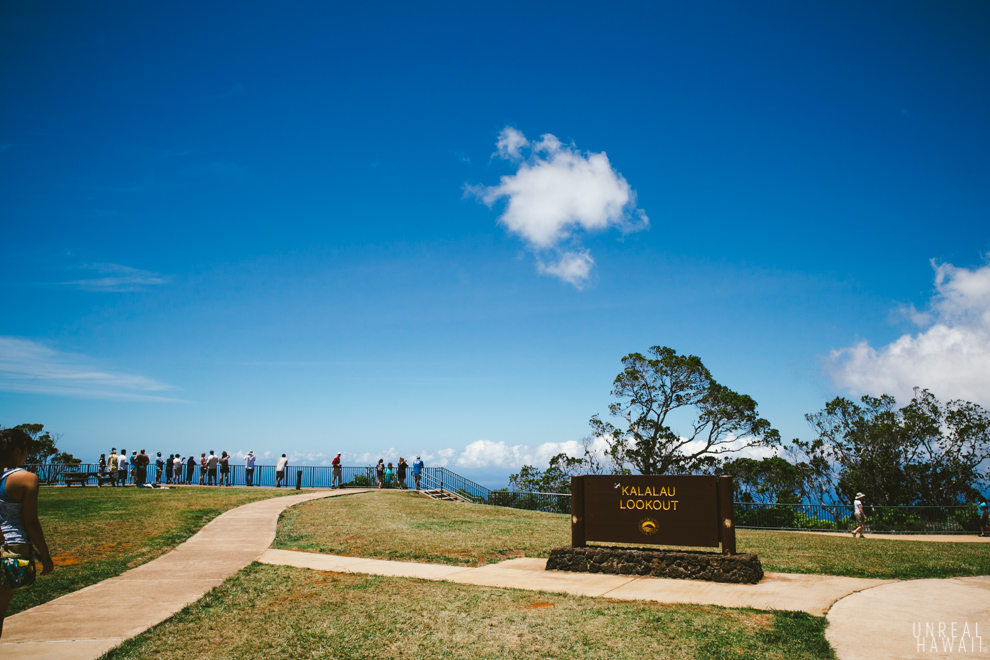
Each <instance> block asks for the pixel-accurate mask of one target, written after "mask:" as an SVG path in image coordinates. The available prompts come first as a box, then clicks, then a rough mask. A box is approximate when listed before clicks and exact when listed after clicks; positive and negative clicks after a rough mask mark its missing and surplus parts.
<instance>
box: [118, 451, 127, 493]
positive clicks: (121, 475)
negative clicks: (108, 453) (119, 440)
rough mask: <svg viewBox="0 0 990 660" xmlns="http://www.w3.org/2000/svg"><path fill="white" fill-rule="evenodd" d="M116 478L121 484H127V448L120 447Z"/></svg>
mask: <svg viewBox="0 0 990 660" xmlns="http://www.w3.org/2000/svg"><path fill="white" fill-rule="evenodd" d="M117 480H118V481H119V482H120V485H121V486H126V485H127V450H126V449H121V450H120V456H119V457H117Z"/></svg>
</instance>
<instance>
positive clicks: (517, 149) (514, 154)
mask: <svg viewBox="0 0 990 660" xmlns="http://www.w3.org/2000/svg"><path fill="white" fill-rule="evenodd" d="M528 146H529V140H527V139H526V136H525V135H523V134H522V132H520V131H519V130H517V129H515V128H512V127H511V126H506V127H505V128H503V129H502V131H501V132H500V133H499V134H498V140H496V142H495V148H496V151H495V153H493V154H492V156H498V157H499V158H505V159H506V160H521V159H522V153H521V150H522V149H523V148H524V147H528Z"/></svg>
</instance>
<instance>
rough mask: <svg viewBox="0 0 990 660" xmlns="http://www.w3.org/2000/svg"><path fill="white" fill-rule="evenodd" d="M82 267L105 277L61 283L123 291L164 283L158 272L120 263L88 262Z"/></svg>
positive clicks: (96, 289)
mask: <svg viewBox="0 0 990 660" xmlns="http://www.w3.org/2000/svg"><path fill="white" fill-rule="evenodd" d="M82 268H83V269H84V270H94V271H96V272H97V273H99V274H101V275H104V276H105V277H96V278H90V279H83V280H73V281H71V282H63V284H72V285H75V286H78V287H79V288H80V289H82V290H83V291H106V292H123V291H140V290H142V289H144V288H145V287H146V286H154V285H159V284H164V283H165V278H164V277H162V276H161V275H159V274H158V273H152V272H150V271H147V270H138V269H137V268H131V267H129V266H121V265H120V264H88V265H85V266H83V267H82Z"/></svg>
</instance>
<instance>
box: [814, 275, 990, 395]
mask: <svg viewBox="0 0 990 660" xmlns="http://www.w3.org/2000/svg"><path fill="white" fill-rule="evenodd" d="M932 267H933V268H934V269H935V290H936V293H935V295H934V296H933V297H932V299H931V301H930V304H929V310H927V311H926V312H917V311H915V310H914V309H913V308H910V310H909V312H908V315H909V317H910V318H911V319H912V320H913V321H915V322H916V323H917V324H918V325H919V326H920V327H921V328H922V330H920V331H919V332H917V333H915V334H905V335H903V336H901V337H900V338H899V339H897V340H896V341H894V342H891V343H890V344H887V345H886V346H883V347H880V348H874V347H872V346H870V344H869V343H868V342H866V341H861V342H859V343H857V344H855V345H853V346H848V347H846V348H841V349H838V350H834V351H832V352H831V353H830V354H829V356H828V358H827V359H826V363H825V365H826V371H827V372H828V374H829V375H830V376H831V378H832V380H833V381H834V382H835V383H836V384H837V385H839V386H841V387H846V388H848V389H849V390H851V391H852V392H853V393H854V394H873V395H879V394H881V393H885V394H891V395H893V396H895V397H896V398H897V399H898V401H902V402H904V403H906V402H907V401H908V400H909V399H910V398H911V396H912V390H913V388H914V387H916V386H917V387H923V388H926V389H929V390H931V391H932V393H933V394H935V395H936V396H937V397H939V398H940V399H942V400H946V399H966V400H968V401H972V402H974V403H979V404H980V405H983V406H990V265H985V266H982V267H980V268H976V269H973V270H970V269H967V268H956V267H955V266H953V265H951V264H936V263H935V262H934V261H933V262H932Z"/></svg>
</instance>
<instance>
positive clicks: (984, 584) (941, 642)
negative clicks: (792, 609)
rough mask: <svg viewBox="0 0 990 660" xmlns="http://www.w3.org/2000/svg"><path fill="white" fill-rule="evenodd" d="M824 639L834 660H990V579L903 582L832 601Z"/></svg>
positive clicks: (983, 577) (984, 577)
mask: <svg viewBox="0 0 990 660" xmlns="http://www.w3.org/2000/svg"><path fill="white" fill-rule="evenodd" d="M825 637H826V638H827V639H828V641H829V644H831V645H832V648H833V649H835V655H836V657H837V658H839V660H860V659H862V660H872V659H873V658H933V657H935V658H987V657H990V577H986V576H982V577H966V578H951V579H947V580H905V581H902V582H894V583H892V584H885V585H883V586H879V587H875V588H873V589H867V590H866V591H861V592H859V593H856V594H852V595H850V596H847V597H845V598H843V599H842V600H840V601H839V602H837V603H836V604H835V605H834V606H833V607H832V609H831V610H829V613H828V628H827V629H826V631H825Z"/></svg>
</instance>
